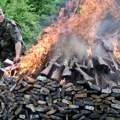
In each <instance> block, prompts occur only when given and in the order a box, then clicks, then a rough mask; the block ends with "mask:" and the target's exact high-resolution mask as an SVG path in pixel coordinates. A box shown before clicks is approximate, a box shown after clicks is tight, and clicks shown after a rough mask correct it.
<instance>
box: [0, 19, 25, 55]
mask: <svg viewBox="0 0 120 120" xmlns="http://www.w3.org/2000/svg"><path fill="white" fill-rule="evenodd" d="M19 41H20V42H21V43H22V45H23V50H22V52H21V54H22V53H24V51H25V44H24V42H23V40H22V35H21V31H20V29H19V27H18V25H17V24H16V23H15V22H14V21H13V20H9V19H5V20H4V22H3V23H0V55H1V54H2V55H1V56H2V57H3V56H4V54H5V53H6V54H9V55H10V54H11V56H15V43H17V42H19Z"/></svg>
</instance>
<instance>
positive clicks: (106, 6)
mask: <svg viewBox="0 0 120 120" xmlns="http://www.w3.org/2000/svg"><path fill="white" fill-rule="evenodd" d="M66 8H67V9H66ZM66 8H62V9H61V11H60V15H59V17H58V20H57V21H56V23H54V24H53V25H51V26H49V27H47V28H45V29H44V30H43V32H44V33H45V34H44V35H42V36H39V42H38V44H37V45H36V46H33V47H32V48H31V49H30V50H28V51H27V55H26V56H24V57H21V61H20V63H19V64H17V67H19V68H20V69H19V72H20V73H23V72H25V71H26V70H28V73H32V72H33V71H34V70H35V69H36V68H37V67H38V66H40V65H41V63H42V61H43V60H44V59H45V56H46V55H47V53H48V52H49V50H50V49H51V46H52V45H53V44H54V43H56V42H57V41H58V40H59V35H60V34H61V33H62V34H67V33H75V34H77V35H78V36H80V37H81V38H82V39H83V40H86V41H87V42H88V43H89V44H91V45H92V44H93V41H94V39H95V36H96V33H97V30H98V29H99V27H100V24H101V22H102V20H103V19H104V18H105V17H106V15H107V14H111V15H112V16H113V17H114V18H115V19H116V20H119V19H120V8H119V6H118V5H117V3H116V0H84V1H79V0H78V1H76V0H70V1H69V5H68V6H66ZM69 8H70V9H73V8H74V10H73V12H72V13H70V14H69V17H67V16H65V11H66V10H69ZM115 49H116V48H115ZM90 54H91V52H90ZM115 54H116V53H115ZM117 57H119V58H120V53H119V55H118V52H117Z"/></svg>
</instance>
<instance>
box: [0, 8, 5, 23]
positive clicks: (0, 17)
mask: <svg viewBox="0 0 120 120" xmlns="http://www.w3.org/2000/svg"><path fill="white" fill-rule="evenodd" d="M4 18H5V17H4V13H3V10H2V8H1V7H0V23H2V22H3V21H4Z"/></svg>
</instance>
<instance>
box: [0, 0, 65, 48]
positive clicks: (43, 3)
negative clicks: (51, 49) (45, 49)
mask: <svg viewBox="0 0 120 120" xmlns="http://www.w3.org/2000/svg"><path fill="white" fill-rule="evenodd" d="M63 1H64V0H4V1H3V0H0V6H1V7H2V8H3V10H4V12H5V16H6V17H7V18H10V19H13V20H15V21H16V22H17V23H18V24H19V25H20V27H21V29H22V34H23V39H24V41H25V43H26V45H27V48H30V47H31V46H32V45H33V44H36V43H37V36H38V33H39V32H40V31H41V29H42V28H43V27H45V26H43V25H42V24H40V20H41V19H44V18H45V19H47V20H48V19H49V16H51V15H53V16H54V15H55V14H57V12H58V9H59V7H60V4H61V3H63ZM49 21H51V20H50V19H49ZM47 22H48V21H47ZM49 23H50V22H49ZM46 25H48V24H46Z"/></svg>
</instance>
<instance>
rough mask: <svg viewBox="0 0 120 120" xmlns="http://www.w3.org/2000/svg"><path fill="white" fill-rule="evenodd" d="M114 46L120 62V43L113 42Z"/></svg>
mask: <svg viewBox="0 0 120 120" xmlns="http://www.w3.org/2000/svg"><path fill="white" fill-rule="evenodd" d="M112 44H113V46H114V51H113V53H114V55H115V56H116V58H118V59H119V60H120V50H119V49H118V42H116V41H115V40H112Z"/></svg>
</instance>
